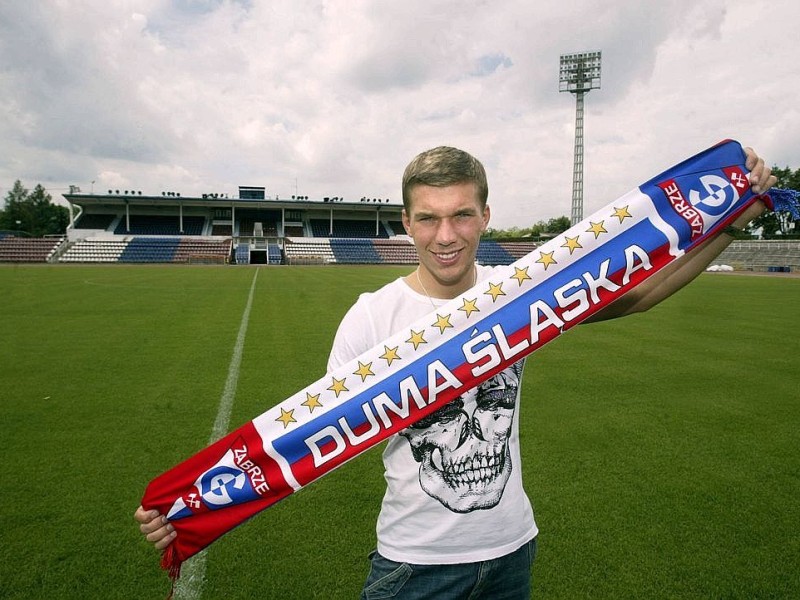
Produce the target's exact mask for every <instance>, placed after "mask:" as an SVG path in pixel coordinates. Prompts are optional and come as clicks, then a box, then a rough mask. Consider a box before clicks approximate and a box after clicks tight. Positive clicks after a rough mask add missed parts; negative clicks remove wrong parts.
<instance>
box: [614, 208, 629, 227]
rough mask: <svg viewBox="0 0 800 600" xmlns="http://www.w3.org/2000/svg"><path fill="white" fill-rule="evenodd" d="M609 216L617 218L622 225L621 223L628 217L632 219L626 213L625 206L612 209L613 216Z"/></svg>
mask: <svg viewBox="0 0 800 600" xmlns="http://www.w3.org/2000/svg"><path fill="white" fill-rule="evenodd" d="M611 216H612V217H617V218H618V219H619V222H620V223H622V221H624V220H625V219H627V218H628V217H630V218H633V215H632V214H631V213H629V212H628V207H627V206H623V207H622V208H617V207H616V206H615V207H614V214H613V215H611Z"/></svg>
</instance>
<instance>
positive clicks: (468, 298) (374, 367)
mask: <svg viewBox="0 0 800 600" xmlns="http://www.w3.org/2000/svg"><path fill="white" fill-rule="evenodd" d="M744 162H745V154H744V152H743V150H742V148H741V146H740V145H739V144H738V143H736V142H734V141H725V142H722V143H720V144H718V145H716V146H714V147H713V148H710V149H708V150H706V151H704V152H702V153H700V154H698V155H697V156H694V157H692V158H690V159H688V160H686V161H684V162H682V163H680V164H679V165H676V166H675V167H673V168H671V169H669V170H667V171H665V172H664V173H662V174H661V175H659V176H657V177H655V178H653V179H651V180H650V181H648V182H646V183H645V184H643V185H642V186H640V187H639V188H637V189H635V190H632V191H631V192H629V193H628V194H625V195H624V196H622V197H620V198H619V199H617V200H616V201H614V202H612V203H611V204H609V205H608V206H606V207H604V208H603V209H601V210H599V211H598V212H596V213H594V214H593V215H592V216H590V217H589V218H588V219H585V220H584V221H582V222H581V223H579V224H577V225H575V226H574V227H572V228H570V229H569V230H568V231H566V232H565V233H563V234H562V235H560V236H558V237H557V238H555V239H553V240H551V241H549V242H547V243H546V244H544V245H542V246H540V247H539V248H537V249H536V250H534V251H533V252H531V253H530V254H528V255H527V256H525V257H524V258H522V259H520V260H518V261H517V262H515V263H513V264H511V265H509V266H507V267H498V268H497V269H496V270H495V271H494V272H493V274H492V276H491V277H490V278H489V279H488V280H486V281H483V282H481V283H479V284H477V285H476V286H475V287H473V288H472V289H470V290H468V291H466V292H464V293H463V294H461V295H460V296H459V297H457V298H455V299H453V300H452V301H450V302H448V303H447V304H446V305H444V306H442V307H440V308H438V309H436V310H435V311H433V312H431V313H430V314H429V315H428V316H426V317H425V318H423V319H420V320H419V321H417V322H416V323H414V324H413V325H411V326H409V327H407V328H405V329H403V330H402V331H398V332H396V333H395V334H394V335H392V336H391V337H389V338H388V339H386V340H384V341H383V342H381V343H380V344H378V345H377V346H375V347H374V348H372V349H371V350H369V351H367V352H365V353H364V354H362V355H361V356H359V357H357V358H356V359H355V360H353V361H352V362H350V363H348V364H346V365H344V366H342V367H341V368H339V369H337V370H335V371H333V372H332V373H328V374H327V375H325V376H324V377H323V378H321V379H319V380H317V381H315V382H313V383H311V384H310V385H309V386H308V387H306V388H304V389H302V390H300V391H298V392H297V393H296V394H294V395H292V396H291V397H289V398H287V399H286V400H284V401H282V402H280V403H279V404H277V405H275V406H274V407H273V408H270V409H269V410H267V411H266V412H265V413H263V414H262V415H260V416H258V417H256V418H255V419H253V420H252V421H250V422H249V423H247V424H245V425H243V426H242V427H240V428H238V429H237V430H235V431H233V432H231V433H230V434H228V435H227V436H225V437H224V438H222V439H220V440H219V441H217V442H215V443H214V444H212V445H210V446H209V447H207V448H206V449H204V450H202V451H201V452H199V453H197V454H196V455H194V456H193V457H191V458H189V459H188V460H186V461H185V462H182V463H181V464H179V465H177V466H176V467H174V468H172V469H170V470H169V471H167V472H166V473H164V474H162V475H160V476H159V477H157V478H155V479H154V480H153V481H152V482H151V483H150V484H149V486H148V487H147V490H146V492H145V494H144V498H143V500H142V505H143V506H144V508H145V509H157V510H158V511H160V512H161V513H162V514H165V515H167V517H168V518H169V520H170V522H171V523H172V525H173V526H174V527H175V529H176V531H177V533H178V535H177V538H176V539H175V541H174V542H173V543H172V544H171V545H170V546H169V547H168V548H167V549H166V551H165V552H164V555H163V559H162V566H163V567H164V568H166V569H168V570H169V571H170V574H171V575H172V576H173V577H174V578H177V576H178V575H179V573H180V565H181V563H182V562H183V561H185V560H186V559H187V558H189V557H190V556H192V555H194V554H195V553H197V552H199V551H200V550H202V549H203V548H204V547H206V546H207V545H209V544H210V543H211V542H213V541H214V540H216V539H217V538H218V537H220V536H221V535H223V534H224V533H226V532H227V531H229V530H231V529H232V528H234V527H236V526H237V525H239V524H241V523H243V522H244V521H245V520H247V519H249V518H250V517H252V516H253V515H255V514H256V513H258V512H259V511H261V510H263V509H265V508H267V507H268V506H271V505H272V504H275V503H276V502H278V501H279V500H281V499H282V498H285V497H286V496H288V495H290V494H292V493H293V492H295V491H297V490H299V489H300V488H302V487H303V486H305V485H308V484H309V483H311V482H312V481H314V480H315V479H317V478H319V477H321V476H322V475H324V474H326V473H327V472H329V471H331V470H332V469H334V468H336V467H338V466H340V465H342V464H343V463H345V462H346V461H348V460H350V459H351V458H353V457H355V456H356V455H358V454H360V453H361V452H363V451H365V450H367V449H368V448H370V447H372V446H374V445H375V444H377V443H379V442H380V441H382V440H384V439H386V438H387V437H388V436H390V435H392V434H394V433H397V432H398V431H400V430H402V429H404V428H406V427H408V426H409V425H411V424H412V423H415V422H416V421H418V420H419V419H421V418H423V417H425V416H426V415H428V414H430V413H432V412H434V411H436V410H437V409H439V408H441V407H442V405H443V404H445V403H447V402H449V401H451V400H453V399H455V398H457V397H458V396H460V395H462V394H464V393H465V392H467V391H468V390H470V389H471V388H473V387H475V386H476V385H478V384H479V383H481V382H482V381H484V380H486V379H488V378H490V377H492V376H493V375H494V374H496V373H497V372H499V371H501V370H502V369H504V368H506V367H508V366H509V365H511V364H512V363H514V362H516V361H518V360H519V359H520V358H522V357H524V356H526V355H528V354H530V353H531V352H533V351H534V350H536V349H538V348H540V347H541V346H542V345H544V344H546V343H547V342H549V341H550V340H552V339H554V338H555V337H557V336H559V335H561V334H562V333H564V332H565V331H567V330H568V329H570V328H572V327H574V326H575V325H577V324H578V323H580V322H581V321H583V320H585V319H587V318H588V317H590V316H592V315H593V314H595V313H596V312H598V311H599V310H601V309H603V308H604V307H606V306H608V305H609V304H610V303H612V302H614V301H615V300H617V299H618V298H620V297H621V296H623V295H624V294H625V293H626V292H628V291H629V290H631V289H633V288H634V287H636V286H637V285H638V284H639V283H641V282H642V281H644V280H646V279H647V278H649V277H651V276H652V275H653V274H655V273H657V272H658V271H659V270H660V269H662V268H663V267H665V266H666V265H668V264H670V263H671V262H673V261H674V260H676V259H677V258H679V257H680V256H682V255H683V254H685V253H687V252H691V251H692V250H693V249H694V248H696V247H697V246H698V245H700V244H702V243H703V242H704V241H705V240H707V239H709V238H711V237H714V236H715V235H717V234H718V233H719V232H720V230H721V229H723V228H724V227H726V226H727V225H729V224H730V223H731V222H732V221H734V220H735V219H736V217H737V216H738V215H739V214H741V213H742V211H744V210H745V209H746V208H747V207H748V206H749V205H750V204H751V203H753V202H754V201H755V200H756V199H758V198H761V199H763V200H765V201H766V202H767V203H768V204H769V205H770V207H771V208H776V207H775V206H774V205H773V204H771V203H772V202H773V201H772V200H771V199H770V198H769V197H766V196H756V195H755V194H754V193H753V192H752V190H751V189H750V183H749V179H748V172H747V170H746V168H745V166H744ZM777 208H784V207H777Z"/></svg>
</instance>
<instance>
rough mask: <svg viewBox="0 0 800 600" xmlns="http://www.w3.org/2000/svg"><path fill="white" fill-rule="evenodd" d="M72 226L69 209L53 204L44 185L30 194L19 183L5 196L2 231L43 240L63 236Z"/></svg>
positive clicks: (1, 219)
mask: <svg viewBox="0 0 800 600" xmlns="http://www.w3.org/2000/svg"><path fill="white" fill-rule="evenodd" d="M67 225H69V209H68V208H67V207H66V206H60V205H58V204H53V198H52V196H50V194H49V193H47V190H46V189H44V187H42V185H41V184H37V185H36V187H35V188H33V191H29V190H28V189H26V188H25V186H23V185H22V182H21V181H20V180H19V179H17V181H15V182H14V187H13V188H11V190H10V191H9V192H8V194H6V198H5V205H4V207H3V210H0V231H7V232H11V233H12V234H14V235H17V236H32V237H42V236H45V235H53V234H56V235H58V234H63V233H65V232H66V231H67Z"/></svg>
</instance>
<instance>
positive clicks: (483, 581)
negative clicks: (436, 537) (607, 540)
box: [361, 538, 536, 600]
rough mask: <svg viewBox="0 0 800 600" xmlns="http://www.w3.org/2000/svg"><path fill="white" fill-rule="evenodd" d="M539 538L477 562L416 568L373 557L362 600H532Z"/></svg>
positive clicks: (376, 554)
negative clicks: (500, 555) (386, 599)
mask: <svg viewBox="0 0 800 600" xmlns="http://www.w3.org/2000/svg"><path fill="white" fill-rule="evenodd" d="M535 557H536V539H535V538H534V539H532V540H531V541H530V542H528V543H527V544H524V545H523V546H522V547H521V548H520V549H519V550H516V551H515V552H512V553H511V554H507V555H506V556H502V557H500V558H496V559H494V560H487V561H483V562H476V563H463V564H457V565H412V564H408V563H398V562H394V561H392V560H388V559H386V558H384V557H383V556H381V555H380V554H378V552H377V551H375V552H372V553H371V554H370V561H371V567H370V571H369V576H368V577H367V581H366V583H365V584H364V589H363V591H362V592H361V600H383V599H385V598H394V599H395V600H478V599H479V598H485V599H487V600H529V599H530V597H531V567H532V566H533V559H534V558H535Z"/></svg>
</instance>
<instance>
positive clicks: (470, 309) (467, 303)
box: [458, 298, 481, 318]
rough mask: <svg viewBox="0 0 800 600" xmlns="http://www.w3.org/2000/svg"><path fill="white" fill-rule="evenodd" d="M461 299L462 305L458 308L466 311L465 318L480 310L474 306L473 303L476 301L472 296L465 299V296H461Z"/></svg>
mask: <svg viewBox="0 0 800 600" xmlns="http://www.w3.org/2000/svg"><path fill="white" fill-rule="evenodd" d="M463 300H464V306H462V307H461V308H459V309H458V310H463V311H464V312H465V313H467V318H469V316H470V315H471V314H472V313H474V312H481V311H480V309H479V308H478V307H477V306H475V304H476V303H477V302H478V299H477V298H474V299H473V300H467V299H466V298H463Z"/></svg>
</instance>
